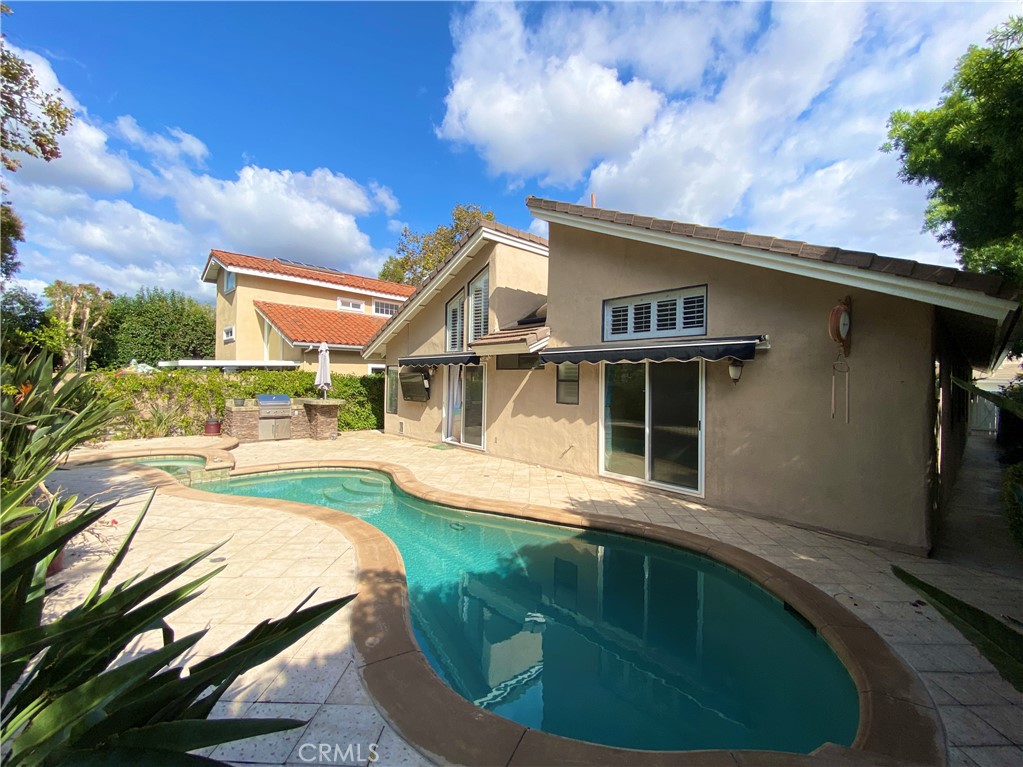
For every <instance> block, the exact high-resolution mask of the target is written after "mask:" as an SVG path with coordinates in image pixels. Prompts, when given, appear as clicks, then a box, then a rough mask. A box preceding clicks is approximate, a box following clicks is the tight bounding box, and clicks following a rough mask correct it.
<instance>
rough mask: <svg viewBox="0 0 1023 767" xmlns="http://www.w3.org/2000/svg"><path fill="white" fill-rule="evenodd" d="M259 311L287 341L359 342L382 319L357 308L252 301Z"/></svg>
mask: <svg viewBox="0 0 1023 767" xmlns="http://www.w3.org/2000/svg"><path fill="white" fill-rule="evenodd" d="M252 303H253V305H254V306H255V307H256V309H257V310H258V311H259V312H261V313H262V314H263V315H264V316H265V317H266V318H267V319H268V320H270V322H271V323H272V324H273V326H274V327H275V328H277V329H278V330H279V331H280V332H281V334H282V335H283V336H284V337H285V338H287V339H288V341H290V342H291V343H293V344H295V343H298V344H319V343H322V342H326V343H328V344H333V345H337V346H363V345H365V343H366V342H367V341H368V340H369V339H370V338H371V337H372V336H373V334H374V333H376V332H377V331H378V330H380V328H381V327H383V324H384V322H386V319H385V318H383V317H373V316H371V315H369V314H361V313H358V312H339V311H336V310H334V309H313V308H311V307H308V306H290V305H288V304H272V303H270V302H269V301H253V302H252Z"/></svg>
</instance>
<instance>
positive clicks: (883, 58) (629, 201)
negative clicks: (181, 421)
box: [4, 0, 1020, 298]
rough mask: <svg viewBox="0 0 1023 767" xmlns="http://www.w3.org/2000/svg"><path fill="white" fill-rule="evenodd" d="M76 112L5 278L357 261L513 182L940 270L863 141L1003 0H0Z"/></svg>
mask: <svg viewBox="0 0 1023 767" xmlns="http://www.w3.org/2000/svg"><path fill="white" fill-rule="evenodd" d="M10 5H11V7H12V8H13V10H14V15H13V16H10V17H7V18H6V19H5V23H4V34H5V35H6V36H7V42H8V44H10V45H11V46H12V47H14V48H16V49H18V51H19V52H21V53H22V54H23V55H25V56H26V57H27V58H28V59H29V61H30V62H31V63H32V64H33V65H34V66H35V68H36V72H37V75H38V76H39V79H40V81H41V82H42V84H43V85H44V87H47V88H53V87H58V86H59V87H61V88H62V90H63V94H64V95H65V97H66V98H67V100H68V101H69V102H70V103H71V104H72V106H74V108H75V110H76V112H77V119H76V122H75V124H74V126H73V127H72V130H71V133H69V135H68V136H66V137H65V138H64V140H63V141H62V148H63V157H62V158H60V159H58V160H56V161H54V162H52V163H50V164H44V163H41V162H36V161H32V160H30V159H29V160H26V161H25V162H24V165H23V168H22V169H21V170H20V171H19V172H18V173H17V174H14V175H11V174H7V175H6V176H5V180H6V182H7V183H8V186H9V187H10V199H11V200H12V201H13V203H14V205H15V207H16V209H17V210H18V211H19V213H20V214H21V215H22V217H23V219H24V220H25V223H26V228H27V231H26V234H27V241H26V242H25V243H23V244H22V245H21V247H20V250H19V252H20V258H21V260H22V262H23V264H24V265H23V267H22V271H21V273H20V275H19V278H20V281H21V282H22V283H23V284H25V285H26V286H27V287H29V288H31V289H35V290H38V289H41V287H42V286H43V285H45V284H46V283H48V282H51V281H52V280H54V279H57V278H60V279H65V280H72V281H76V282H95V283H97V284H98V285H100V286H101V287H103V288H106V289H110V290H113V291H115V292H134V291H135V290H136V289H137V288H139V287H141V286H161V287H164V288H167V289H170V288H175V289H178V290H182V291H185V292H187V293H189V294H192V295H196V296H198V297H205V298H210V297H212V293H211V292H210V291H209V288H208V286H203V285H202V284H201V283H200V282H199V273H200V270H201V268H202V265H203V263H204V261H205V256H206V255H207V253H208V252H209V250H210V249H211V248H223V249H228V250H237V251H240V252H244V253H251V254H254V255H263V256H279V257H284V258H291V259H293V260H297V261H304V262H308V263H316V264H321V265H325V266H332V267H334V268H339V269H344V270H348V271H353V272H357V273H362V274H375V273H376V272H377V270H378V269H379V266H380V264H381V263H382V261H383V259H384V258H386V256H387V255H388V254H389V253H390V252H391V251H392V250H393V248H394V246H395V244H396V242H397V240H398V233H399V232H400V230H401V227H402V226H404V225H409V226H410V227H411V228H412V229H414V230H419V231H428V230H430V229H432V228H434V227H435V226H436V225H437V224H439V223H441V222H443V221H445V220H446V219H447V217H448V215H449V212H450V210H451V208H452V207H453V206H454V205H455V204H457V203H460V202H477V203H479V204H481V205H482V206H484V207H485V208H490V209H493V210H494V211H495V213H496V215H497V218H498V220H500V221H502V222H504V223H506V224H508V225H510V226H515V227H518V228H521V229H531V230H532V231H536V232H538V233H540V234H543V233H545V230H544V228H543V224H542V223H541V222H537V221H533V220H531V218H530V216H529V214H528V211H527V210H526V208H525V205H524V199H525V197H526V196H527V195H529V194H536V195H539V196H542V197H549V198H554V199H560V200H568V201H572V202H576V201H578V202H588V200H589V195H590V193H591V192H592V193H594V194H596V196H597V202H598V205H600V206H602V207H611V208H617V209H621V210H629V211H634V212H638V213H643V214H647V215H655V216H663V217H667V218H675V219H679V220H684V221H693V222H696V223H701V224H707V225H719V226H729V227H732V228H737V229H744V230H749V231H755V232H759V233H764V234H772V235H776V236H781V237H789V238H793V239H805V240H808V241H811V242H815V243H819V244H834V245H840V246H843V247H846V248H854V249H863V250H873V251H877V252H881V253H884V254H886V255H892V256H898V257H905V258H915V259H918V260H922V261H930V262H936V263H949V264H951V263H954V257H953V255H952V254H951V253H950V252H948V251H947V250H943V249H941V248H940V247H939V246H938V245H937V243H936V242H935V241H934V239H933V237H931V236H930V235H928V234H921V232H920V225H921V222H922V217H923V209H924V206H925V204H926V197H925V192H924V190H922V189H920V188H915V187H908V186H905V185H903V184H901V183H900V182H899V181H898V179H897V177H896V173H897V164H896V162H895V159H894V157H892V156H889V155H884V154H882V153H880V152H879V151H878V147H879V146H880V144H881V143H882V142H883V141H884V139H885V120H886V119H887V116H888V114H889V113H890V112H891V111H892V110H893V109H897V108H909V109H914V108H924V107H930V106H933V105H934V104H935V103H936V101H937V99H938V97H939V95H940V92H941V86H942V84H943V83H944V82H945V81H946V80H947V79H948V78H949V76H950V75H951V73H952V69H953V67H954V65H955V61H956V59H957V58H958V57H959V56H960V55H962V53H964V52H965V50H966V48H967V47H968V45H970V44H971V43H978V44H983V42H984V40H985V38H986V36H987V32H988V31H989V30H990V29H991V28H992V27H993V26H995V25H996V24H998V23H999V22H1001V21H1003V20H1004V19H1006V18H1007V17H1008V16H1009V15H1010V14H1011V13H1019V12H1020V4H1019V3H1018V2H1003V3H900V4H857V3H825V2H816V3H774V4H758V3H728V4H725V3H712V2H707V3H696V4H685V3H669V4H663V5H662V4H645V3H644V4H638V3H624V4H599V5H598V4H569V3H542V4H525V5H514V4H511V3H485V4H480V5H474V4H468V3H464V4H461V3H460V4H447V3H272V4H271V3H241V2H239V3H92V2H83V3H25V2H18V1H17V0H13V1H12V2H11V3H10Z"/></svg>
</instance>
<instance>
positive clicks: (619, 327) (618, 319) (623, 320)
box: [611, 306, 629, 336]
mask: <svg viewBox="0 0 1023 767" xmlns="http://www.w3.org/2000/svg"><path fill="white" fill-rule="evenodd" d="M628 333H629V307H628V306H612V307H611V335H613V336H623V335H628Z"/></svg>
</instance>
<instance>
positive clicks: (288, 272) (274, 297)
mask: <svg viewBox="0 0 1023 767" xmlns="http://www.w3.org/2000/svg"><path fill="white" fill-rule="evenodd" d="M202 278H203V281H204V282H211V283H215V284H216V286H217V348H216V359H217V360H225V361H229V360H249V361H253V360H269V361H275V360H290V361H294V362H298V363H300V366H301V368H303V369H306V370H313V369H315V367H316V364H317V362H318V357H317V350H318V349H319V346H320V343H323V342H325V343H326V344H327V345H328V346H329V348H330V361H331V368H332V370H333V371H334V372H335V373H353V374H357V375H364V374H366V373H367V372H373V371H374V370H377V369H382V368H381V366H377V365H372V364H370V365H367V363H366V361H365V360H364V359H363V358H362V355H361V354H360V350H361V349H362V347H363V345H365V343H366V341H368V340H369V338H370V337H371V336H372V335H373V334H374V333H376V332H377V331H378V330H379V329H380V328H381V327H382V326H383V324H384V323H385V322H386V321H387V319H388V318H389V317H391V316H393V315H394V314H396V313H397V312H398V310H399V309H400V308H401V305H402V303H403V302H404V301H405V299H406V298H408V296H409V295H411V293H412V292H413V291H414V288H412V287H409V286H408V285H400V284H398V283H395V282H387V281H385V280H377V279H373V278H371V277H360V276H358V275H354V274H345V273H342V272H338V271H334V270H332V269H323V268H319V267H314V266H308V265H304V264H294V263H291V262H289V261H281V260H280V259H268V258H258V257H256V256H246V255H243V254H241V253H229V252H227V251H224V250H211V251H210V255H209V259H208V260H207V262H206V267H205V268H204V269H203V274H202Z"/></svg>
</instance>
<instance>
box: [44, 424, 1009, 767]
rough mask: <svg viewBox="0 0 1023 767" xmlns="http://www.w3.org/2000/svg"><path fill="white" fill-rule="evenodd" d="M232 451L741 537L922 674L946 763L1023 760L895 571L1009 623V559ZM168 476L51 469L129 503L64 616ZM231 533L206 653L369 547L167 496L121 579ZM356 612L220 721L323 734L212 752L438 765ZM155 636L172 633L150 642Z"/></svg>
mask: <svg viewBox="0 0 1023 767" xmlns="http://www.w3.org/2000/svg"><path fill="white" fill-rule="evenodd" d="M217 444H218V440H217V439H216V438H206V437H194V438H179V439H171V440H149V441H146V442H144V443H142V442H139V443H131V442H118V443H109V444H107V445H105V446H102V447H101V448H100V449H99V450H96V451H90V452H92V453H93V454H94V455H103V454H109V453H111V452H112V451H115V450H117V451H121V450H125V449H131V448H144V449H157V448H159V449H162V450H165V451H166V452H174V451H176V450H188V449H189V448H203V449H208V448H211V447H216V446H217ZM232 455H233V457H234V459H235V462H236V466H237V468H242V467H245V466H253V465H263V464H271V465H272V464H278V463H285V462H291V461H309V460H331V459H334V460H376V461H386V462H389V463H394V464H400V465H402V466H405V467H407V468H408V469H410V470H411V471H412V473H413V474H415V476H416V477H417V478H418V479H419V480H421V481H422V482H424V483H426V484H427V485H431V486H433V487H435V488H437V489H440V490H446V491H449V492H455V493H462V494H468V495H476V496H479V497H481V498H490V499H502V500H507V501H511V502H514V503H521V504H523V505H526V504H536V505H543V506H550V507H554V508H557V509H564V510H568V511H573V512H578V513H583V514H587V513H590V514H603V515H610V516H619V517H626V518H629V519H637V520H642V521H647V522H652V523H655V524H660V525H666V526H668V527H674V528H678V529H681V530H684V531H687V532H691V533H697V534H699V535H703V536H707V537H709V538H714V539H717V540H720V541H723V542H727V543H730V544H733V545H735V546H738V547H740V548H742V549H745V550H747V551H749V552H751V553H753V554H756V555H758V556H761V557H763V558H765V559H767V560H769V561H771V562H773V563H775V564H777V565H779V566H781V567H784V568H786V569H787V570H789V571H791V572H793V573H795V574H797V575H799V576H800V577H802V578H804V579H805V580H807V581H809V582H811V583H813V584H814V585H816V586H817V587H819V588H820V589H822V590H823V591H826V592H827V593H829V594H832V595H833V596H834V597H835V598H836V599H837V600H838V601H839V602H841V603H842V604H844V605H845V606H847V607H848V608H849V609H851V610H852V611H853V612H854V613H856V614H857V615H858V616H860V617H861V618H862V619H863V620H865V621H866V622H867V623H869V624H870V625H871V626H872V627H873V628H874V629H875V630H876V631H877V632H878V633H879V634H881V636H883V637H884V638H885V639H886V640H887V641H888V642H889V643H890V644H891V645H892V646H893V647H894V648H895V649H896V650H897V651H898V652H899V653H900V654H901V656H902V657H903V658H904V659H905V660H906V661H907V662H908V663H909V664H910V665H911V666H912V667H913V668H915V669H916V670H917V671H918V672H919V674H920V676H921V677H922V678H923V680H924V682H925V683H926V685H927V688H928V690H929V692H930V695H931V696H932V698H933V699H934V702H935V704H936V705H937V706H938V710H939V712H940V715H941V719H942V722H943V724H944V727H945V730H946V735H947V740H948V746H949V764H951V765H968V766H971V767H972V766H973V765H979V766H981V767H983V766H986V765H1005V766H1009V765H1012V766H1013V767H1015V766H1017V765H1019V764H1023V700H1021V696H1020V695H1019V694H1018V693H1017V692H1016V691H1015V690H1014V689H1013V688H1012V687H1011V686H1010V685H1009V684H1008V683H1006V682H1004V681H1003V680H1002V679H1001V678H1000V677H999V676H998V674H997V673H996V672H995V670H994V669H993V667H992V666H991V665H990V664H989V663H988V662H987V660H985V659H984V658H983V657H982V656H981V655H980V654H979V653H978V652H977V651H976V650H975V649H974V648H973V646H972V645H971V644H969V642H967V640H966V639H965V638H964V637H963V636H962V635H960V634H959V632H958V631H956V630H955V629H954V628H952V627H951V626H950V625H949V624H948V623H947V622H946V621H945V620H944V619H943V618H942V617H941V616H940V615H939V614H938V613H937V612H936V611H935V610H934V609H933V608H931V607H930V606H929V605H927V604H923V603H922V602H921V600H920V599H919V596H918V595H917V594H916V593H915V592H913V591H912V590H910V589H909V588H908V587H906V586H904V585H903V584H902V583H901V582H900V581H898V580H897V579H895V577H894V576H892V575H891V572H890V565H891V564H898V565H900V566H901V567H904V568H905V569H906V570H908V571H910V572H912V573H914V574H915V575H918V576H920V577H921V578H924V579H926V580H929V581H931V582H932V583H935V584H936V585H938V586H940V587H941V588H944V589H946V590H947V591H949V592H951V593H953V594H955V595H956V596H959V597H961V598H962V599H965V600H966V601H968V602H970V603H972V604H975V605H977V606H979V607H981V608H983V609H985V610H988V611H990V612H992V613H994V614H996V615H1012V616H1014V617H1016V618H1023V577H1020V574H1021V573H1023V565H1021V566H1020V567H1019V569H1016V568H1015V567H1014V565H1013V564H1012V562H1011V561H1009V563H1008V565H1006V564H1005V562H1004V561H1001V562H1000V566H999V568H998V571H997V572H996V571H993V570H988V569H985V567H984V566H983V564H978V563H977V561H976V560H972V559H971V560H969V562H968V563H967V564H963V563H961V562H958V561H952V562H949V561H942V560H941V559H923V558H919V557H914V556H910V555H906V554H899V553H894V552H891V551H888V550H885V549H882V548H878V547H873V546H867V545H863V544H859V543H854V542H851V541H846V540H843V539H841V538H838V537H834V536H829V535H825V534H821V533H816V532H811V531H806V530H800V529H797V528H793V527H790V526H788V525H784V524H779V523H774V522H770V521H766V520H761V519H755V518H750V517H745V516H742V515H739V514H735V513H731V512H726V511H721V510H717V509H713V508H710V507H706V506H703V505H701V504H699V503H694V502H692V501H689V500H686V499H685V498H684V497H682V496H676V495H671V494H667V493H659V492H655V491H650V490H647V489H643V488H640V487H636V486H631V485H628V484H624V483H618V482H613V481H606V480H600V479H594V478H588V477H581V476H578V475H573V474H568V473H566V472H561V471H557V470H553V469H547V468H543V467H539V466H532V465H529V464H526V463H519V462H516V461H509V460H503V459H499V458H494V457H491V456H488V455H485V454H482V453H478V452H475V451H470V450H463V449H451V450H444V451H441V450H438V449H436V446H433V445H430V444H428V443H423V442H418V441H413V440H408V439H401V438H396V437H391V436H385V435H382V434H380V433H378V432H359V433H346V434H341V435H339V437H338V439H337V440H336V441H330V442H313V441H311V440H294V441H286V442H274V443H266V442H264V443H255V444H248V445H242V446H239V447H237V448H236V449H234V450H233V451H232ZM153 471H155V470H153V469H149V470H146V471H144V472H141V473H139V472H135V471H132V470H129V469H128V468H127V466H124V465H116V466H113V465H109V464H108V465H93V466H90V465H85V466H79V467H75V468H68V469H64V470H61V471H59V472H57V473H56V474H55V475H54V477H53V480H52V481H51V485H54V486H55V485H59V486H61V487H63V488H65V489H67V490H69V491H73V492H76V493H79V494H80V495H82V496H85V497H97V498H111V499H113V498H117V499H121V502H120V503H119V504H118V506H117V507H116V509H115V510H114V511H112V512H111V513H110V514H109V515H108V517H107V521H106V522H105V523H103V524H101V525H100V526H99V527H98V532H97V533H96V534H94V535H90V536H88V537H87V538H86V539H85V540H84V541H82V542H81V545H79V547H78V548H77V549H76V550H75V552H74V556H73V557H72V560H73V563H72V565H71V566H70V567H69V568H68V569H67V570H66V571H65V572H64V573H63V574H61V576H59V577H60V578H62V579H64V580H65V581H66V582H67V584H68V585H67V587H66V588H65V589H64V590H63V591H62V592H61V594H60V595H59V597H58V598H57V599H55V600H54V609H55V610H59V609H61V607H62V606H66V605H69V604H70V603H71V600H72V599H73V598H74V597H75V596H76V595H80V594H81V593H82V591H83V590H84V589H85V588H87V585H89V584H91V581H92V578H93V577H95V575H96V574H97V573H98V572H99V569H100V568H101V567H102V564H103V562H104V560H105V558H106V557H107V556H108V555H109V552H111V551H112V549H113V547H114V546H115V545H116V541H117V540H118V539H119V538H120V537H121V536H122V535H123V534H124V530H125V529H126V527H127V526H128V524H129V523H130V521H131V520H132V519H133V518H134V515H135V513H136V512H137V511H138V509H139V508H140V507H141V504H142V503H143V501H144V499H145V497H146V495H147V494H148V492H149V488H148V487H147V484H146V481H145V477H144V476H143V475H148V476H149V477H152V476H153V475H152V472H153ZM51 489H55V488H53V487H51ZM114 520H116V524H114ZM225 540H227V543H226V544H225V546H224V547H223V548H221V549H220V550H218V551H217V552H216V553H215V554H214V555H213V560H211V563H210V564H206V565H204V567H206V568H207V569H208V568H209V567H214V566H221V565H226V569H225V571H224V572H223V573H221V574H220V575H219V576H217V578H216V579H214V581H213V582H212V584H211V585H210V587H209V588H207V590H206V593H205V594H204V595H203V596H202V597H201V598H200V599H198V600H196V601H195V602H193V603H192V604H190V605H188V606H187V607H185V608H184V609H182V610H181V611H180V612H179V613H178V614H176V616H175V619H174V621H173V625H174V628H175V629H176V630H177V631H179V632H181V633H187V632H190V631H193V630H198V629H200V628H204V627H207V626H208V627H210V631H209V633H208V634H207V636H206V637H205V638H204V639H203V640H202V642H201V643H200V644H199V645H198V646H197V647H196V648H195V655H196V656H202V655H205V654H208V653H210V652H213V651H215V649H217V648H219V647H222V646H224V645H225V644H227V643H229V642H230V641H233V640H234V639H236V638H238V637H240V636H241V635H242V634H244V633H245V632H246V631H247V630H248V629H249V628H251V627H252V626H253V625H255V623H256V622H258V621H259V620H262V619H264V618H267V617H272V616H278V615H281V614H283V613H284V612H286V611H288V610H290V609H291V608H293V607H294V606H295V605H296V604H297V603H298V602H299V601H300V600H301V599H302V598H304V597H305V596H306V595H307V594H308V593H309V592H310V591H312V590H313V589H318V591H317V599H320V598H329V597H334V596H341V595H343V594H347V593H350V592H352V591H353V590H354V586H355V583H356V576H357V572H356V570H357V568H356V563H355V556H354V552H353V550H352V546H351V544H350V543H349V541H348V540H347V539H346V538H345V537H344V536H343V535H342V534H341V533H340V532H339V531H337V530H335V529H333V528H331V527H329V526H327V525H324V524H320V523H317V522H315V521H310V520H307V519H302V518H297V517H294V516H292V515H290V514H288V513H286V512H281V511H274V510H270V509H264V508H260V507H259V506H258V505H255V504H254V505H253V506H251V507H243V506H238V505H236V504H229V503H223V502H218V500H217V498H216V496H210V498H209V500H208V501H201V502H195V501H194V500H189V499H184V498H179V497H173V496H172V495H170V494H164V493H157V495H156V497H155V499H154V501H153V504H152V508H151V511H150V514H149V518H148V519H147V521H146V523H145V524H144V525H143V527H142V529H141V530H140V532H139V535H138V537H137V538H136V541H135V544H134V546H133V549H132V552H131V554H130V556H129V557H128V559H127V561H126V562H125V564H124V566H123V572H124V573H130V572H134V571H135V570H137V569H141V568H143V567H147V568H149V569H150V570H153V569H156V568H159V567H161V566H165V565H168V564H171V563H172V562H175V561H177V560H179V559H181V558H183V557H184V556H186V555H189V554H192V553H195V552H196V551H197V550H200V549H203V548H205V547H207V546H209V545H212V544H215V543H219V542H221V541H225ZM1018 561H1019V557H1018V553H1017V562H1018ZM198 572H202V570H198V571H197V573H198ZM347 613H348V610H347V609H346V610H343V611H342V612H341V613H340V614H339V615H337V616H335V617H334V618H332V619H331V620H330V621H328V622H327V623H326V624H324V625H323V626H321V627H320V628H319V629H317V630H316V631H315V632H313V633H312V634H311V635H310V636H309V637H308V638H306V639H305V640H303V641H302V642H300V643H299V644H298V645H296V646H295V647H292V648H290V649H289V650H287V651H286V652H284V653H282V654H281V655H280V656H278V657H277V658H275V659H274V660H272V661H270V662H268V663H267V664H264V666H262V667H260V668H258V669H255V670H253V671H252V672H250V673H249V674H247V675H246V676H245V677H243V678H242V679H240V680H239V681H238V683H237V684H236V685H235V686H234V688H233V689H232V690H231V691H230V692H229V694H228V696H227V700H226V701H225V702H224V704H223V705H222V706H221V709H220V712H219V713H220V714H221V715H224V716H232V715H233V716H239V715H242V714H244V715H247V716H267V717H279V716H291V717H296V718H301V719H309V720H310V722H309V724H308V725H307V726H306V727H305V728H304V729H300V730H293V731H290V732H287V733H283V734H278V735H274V736H265V737H262V738H256V739H252V740H250V741H243V742H239V743H236V744H228V745H225V746H221V747H219V748H217V749H214V750H213V751H212V754H213V755H214V756H215V757H217V758H220V759H224V760H228V761H232V762H235V763H238V764H254V763H255V764H273V765H279V764H289V765H291V764H295V765H300V764H310V763H321V764H322V763H333V764H363V765H365V764H367V763H368V762H369V759H370V745H371V744H375V748H374V752H375V754H376V755H377V757H378V758H377V759H376V761H375V762H374V764H379V765H418V764H425V763H427V762H426V760H425V759H424V758H423V757H422V756H421V755H420V754H419V753H417V752H416V751H415V750H414V749H413V748H411V747H410V746H409V745H408V744H406V743H404V742H403V741H402V740H401V738H399V737H398V736H397V734H396V733H395V732H394V731H393V730H392V729H391V728H390V727H389V726H388V725H387V724H386V723H385V721H384V720H383V718H382V717H381V715H380V713H379V712H378V711H377V709H376V707H375V706H374V705H373V703H372V701H371V700H370V699H369V697H368V695H367V694H366V693H365V691H364V690H363V688H362V685H361V682H360V679H359V676H358V673H357V668H356V666H355V663H354V659H353V654H352V651H351V648H350V646H349V626H348V616H347ZM151 641H152V642H154V643H155V642H156V641H158V637H157V636H155V635H153V636H152V640H151ZM133 649H134V650H135V651H138V650H141V649H144V648H143V647H136V648H133ZM337 746H340V749H338V748H337ZM323 748H326V749H327V750H326V751H323V750H321V749H323ZM346 748H347V750H346ZM325 757H327V758H325Z"/></svg>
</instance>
